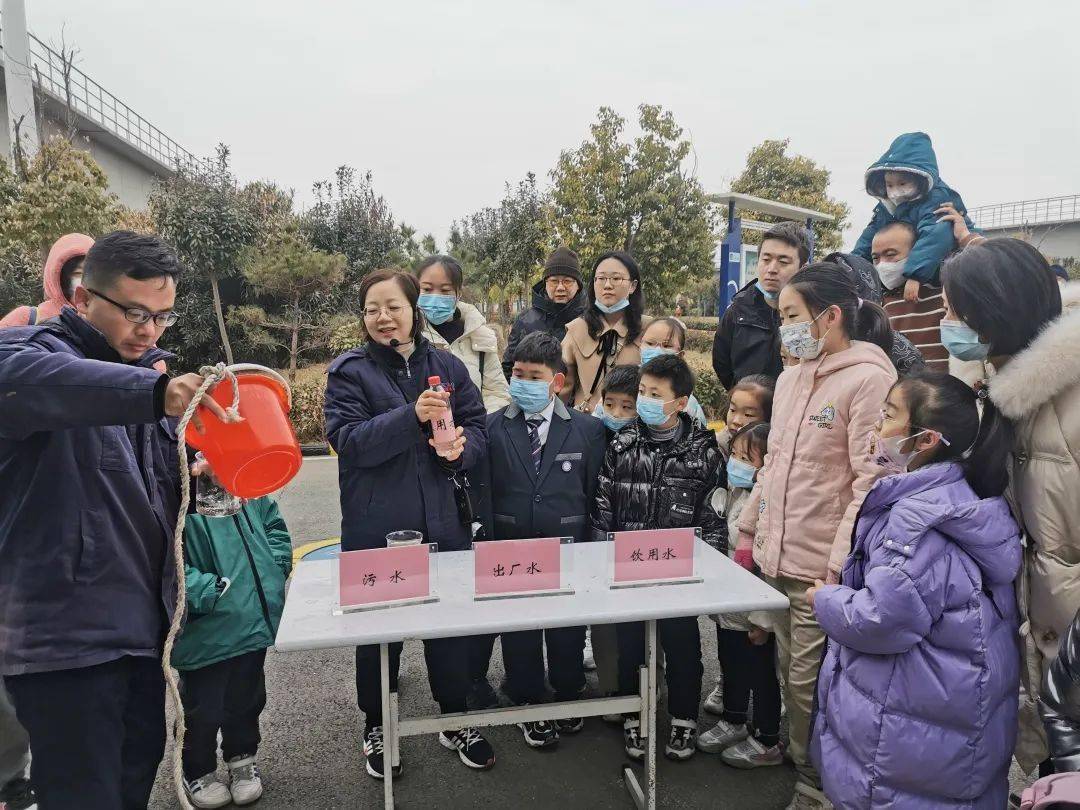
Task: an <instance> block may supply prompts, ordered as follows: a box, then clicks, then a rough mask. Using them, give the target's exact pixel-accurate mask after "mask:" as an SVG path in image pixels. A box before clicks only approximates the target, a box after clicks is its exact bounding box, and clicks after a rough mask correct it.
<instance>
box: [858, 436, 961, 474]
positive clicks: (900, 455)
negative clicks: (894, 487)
mask: <svg viewBox="0 0 1080 810" xmlns="http://www.w3.org/2000/svg"><path fill="white" fill-rule="evenodd" d="M924 433H929V434H931V435H934V436H937V437H938V439H939V440H940V441H941V443H942V444H943V445H945V446H946V447H948V446H949V441H948V439H946V438H945V437H944V436H942V435H941V434H940V433H938V432H937V431H936V430H929V429H925V430H920V431H919V432H918V433H916V434H915V435H914V436H889V437H888V438H882V436H881V435H880V434H879V433H878V432H877V431H876V430H875V431H874V432H873V433H872V434H871V435H870V457H871V458H872V459H873V460H874V463H875V464H878V465H879V466H881V467H884V468H885V469H886V470H887V471H888V473H889V475H896V474H897V473H904V472H907V469H908V465H910V464H911V460H912V459H913V458H915V456H917V455H919V453H921V452H923V450H928V449H930V448H923V450H913V451H912V452H910V453H905V452H903V451H902V450H901V449H900V445H902V444H903V443H904V442H906V441H908V440H909V439H911V440H914V439H917V438H918V437H919V436H922V435H923V434H924Z"/></svg>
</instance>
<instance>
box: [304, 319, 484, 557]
mask: <svg viewBox="0 0 1080 810" xmlns="http://www.w3.org/2000/svg"><path fill="white" fill-rule="evenodd" d="M435 375H437V376H438V377H440V378H441V379H442V383H443V385H444V386H446V387H447V388H448V389H449V390H450V410H451V412H452V413H453V415H454V422H455V423H456V424H457V426H458V427H462V428H464V429H465V451H464V452H463V453H462V455H461V458H460V459H458V461H457V462H456V463H454V464H453V465H449V466H448V465H447V464H446V462H444V461H443V460H442V459H440V458H439V457H438V456H437V455H436V454H435V450H434V449H433V448H432V447H431V446H430V445H429V444H428V439H429V438H431V433H430V430H429V428H428V426H427V425H426V424H424V425H421V424H420V421H419V420H418V419H417V418H416V410H415V409H414V404H415V402H416V399H417V397H418V396H419V392H420V391H422V390H423V389H425V388H427V387H428V386H427V378H428V377H429V376H435ZM406 394H407V396H406ZM325 414H326V437H327V439H328V441H329V442H330V446H331V447H333V448H334V450H335V451H336V452H337V454H338V456H339V458H338V483H339V485H340V489H341V547H342V549H343V550H345V551H356V550H357V549H364V548H379V547H381V546H385V545H386V535H387V534H388V533H390V532H392V531H397V530H399V529H416V530H418V531H421V532H423V533H424V539H425V540H426V541H431V542H436V543H438V544H439V549H440V550H442V551H460V550H462V549H467V548H469V546H470V544H471V543H472V533H471V531H470V529H469V527H467V526H464V525H463V524H462V522H461V520H460V519H459V516H458V509H457V504H456V503H455V501H454V490H453V484H452V483H451V482H450V477H449V472H448V469H449V467H453V468H454V469H462V470H469V469H472V468H473V467H474V466H475V465H476V464H477V462H478V461H479V460H480V459H481V458H482V457H483V456H484V454H485V453H486V452H487V436H486V435H485V434H486V427H485V422H484V419H485V411H484V402H483V400H482V399H481V397H480V391H479V390H478V389H477V388H476V385H475V384H474V383H473V381H472V379H470V377H469V372H468V370H467V369H466V368H465V364H464V363H462V362H461V361H460V360H458V359H457V358H456V357H454V356H453V355H452V354H450V353H449V352H446V351H442V350H441V349H436V348H434V347H432V345H431V344H430V343H428V342H427V341H426V340H424V339H423V338H421V339H420V340H419V342H418V344H417V347H416V350H415V351H414V352H413V353H412V355H411V356H410V357H409V360H408V363H406V362H405V359H404V358H403V357H402V356H401V355H400V354H398V353H397V352H396V351H394V350H392V349H388V348H385V347H383V346H380V345H378V344H375V343H367V344H365V345H363V346H361V347H360V348H357V349H353V350H351V351H348V352H345V354H343V355H341V356H340V357H338V358H337V359H336V360H334V362H332V363H331V364H330V368H329V378H328V379H327V383H326V406H325Z"/></svg>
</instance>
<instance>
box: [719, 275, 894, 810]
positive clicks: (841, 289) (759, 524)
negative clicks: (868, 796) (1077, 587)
mask: <svg viewBox="0 0 1080 810" xmlns="http://www.w3.org/2000/svg"><path fill="white" fill-rule="evenodd" d="M778 309H779V313H780V319H781V326H780V339H781V341H782V343H783V345H784V348H785V350H786V351H787V353H788V354H789V355H791V356H792V357H794V358H797V359H798V360H799V362H798V364H797V365H793V366H791V367H789V368H787V369H785V370H784V372H783V373H782V374H781V375H780V379H779V380H778V381H777V385H776V397H775V400H774V403H773V419H772V429H771V431H770V434H769V453H768V455H767V456H766V458H765V466H764V468H763V469H762V471H761V473H759V475H758V483H757V484H756V486H755V487H754V491H753V494H752V495H751V496H750V500H749V502H748V503H747V505H746V507H745V508H744V509H743V513H742V518H741V519H740V522H739V550H738V552H737V556H736V559H737V560H738V561H739V562H740V563H742V564H744V565H746V566H748V567H752V563H751V562H750V560H749V556H750V555H749V554H748V553H747V552H749V551H750V549H751V548H752V549H753V552H752V553H753V563H756V564H757V566H758V567H759V568H760V570H761V573H762V575H763V576H764V577H765V579H766V580H767V581H769V583H770V584H772V585H773V586H774V587H775V588H776V589H777V590H779V591H781V592H782V593H784V594H785V595H786V596H787V597H788V599H789V602H790V607H789V609H788V611H787V613H786V614H781V615H779V616H777V621H776V627H775V632H776V642H777V650H778V653H779V658H780V667H781V671H782V672H783V673H784V677H785V681H786V702H787V710H788V722H789V727H790V738H791V741H790V746H789V751H790V753H791V756H792V759H793V760H794V762H795V766H796V770H797V771H798V777H799V778H798V782H797V784H796V789H795V796H794V798H793V799H792V803H791V805H790V807H793V808H814V807H825V806H827V805H826V804H825V797H824V796H823V794H822V793H821V792H820V788H821V781H820V777H819V776H818V774H817V772H816V771H815V770H814V768H813V766H812V765H811V764H810V761H809V757H808V756H807V741H808V738H809V724H810V714H811V709H812V705H813V699H814V686H815V682H816V680H817V671H818V666H819V664H820V661H821V652H822V645H823V643H824V638H825V637H824V634H823V633H822V631H821V628H820V627H819V626H818V624H817V622H816V620H815V619H814V612H813V609H812V608H811V606H810V605H809V604H808V603H807V601H806V589H807V586H808V585H812V584H813V583H814V582H815V580H825V581H826V582H839V575H840V570H841V568H842V567H843V564H844V560H845V559H846V557H847V555H848V552H849V551H850V549H851V533H852V528H853V525H854V522H855V516H856V514H857V513H858V511H859V507H860V506H861V504H862V501H863V498H864V497H866V493H867V492H868V491H869V489H870V487H871V485H872V484H873V483H874V481H875V480H876V479H877V478H878V476H880V475H881V472H882V468H881V467H880V466H878V465H877V464H875V463H874V462H873V460H872V459H871V458H870V455H869V439H870V435H871V433H872V432H873V430H874V427H875V425H876V423H877V420H878V415H879V413H880V410H881V403H882V402H883V401H884V399H885V396H886V395H887V394H888V392H889V388H890V387H891V386H892V384H893V383H894V382H895V381H896V372H895V370H894V368H893V365H892V363H891V362H890V360H889V354H888V352H889V349H890V348H891V345H890V344H891V341H892V332H891V330H890V328H889V321H888V318H887V317H886V316H885V312H884V310H882V309H881V308H880V307H878V306H876V305H875V304H872V303H870V302H868V301H865V302H864V301H862V300H861V299H860V298H859V296H858V293H857V292H856V288H855V286H854V284H853V283H852V282H851V281H850V279H849V278H848V276H847V274H846V273H845V272H844V270H843V269H842V268H840V267H839V266H837V265H835V264H832V263H829V262H822V263H819V264H813V265H810V266H809V267H806V268H804V269H803V270H801V271H799V272H798V273H796V274H795V276H794V277H792V279H791V281H789V282H788V283H787V285H786V286H785V287H784V288H783V290H781V292H780V299H779V301H778Z"/></svg>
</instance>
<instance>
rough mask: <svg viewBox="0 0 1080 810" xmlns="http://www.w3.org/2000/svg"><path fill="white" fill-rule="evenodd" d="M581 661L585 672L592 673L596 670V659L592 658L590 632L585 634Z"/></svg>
mask: <svg viewBox="0 0 1080 810" xmlns="http://www.w3.org/2000/svg"><path fill="white" fill-rule="evenodd" d="M583 660H584V662H585V671H586V672H594V671H595V670H596V659H595V658H593V652H592V630H587V631H586V632H585V653H584V657H583Z"/></svg>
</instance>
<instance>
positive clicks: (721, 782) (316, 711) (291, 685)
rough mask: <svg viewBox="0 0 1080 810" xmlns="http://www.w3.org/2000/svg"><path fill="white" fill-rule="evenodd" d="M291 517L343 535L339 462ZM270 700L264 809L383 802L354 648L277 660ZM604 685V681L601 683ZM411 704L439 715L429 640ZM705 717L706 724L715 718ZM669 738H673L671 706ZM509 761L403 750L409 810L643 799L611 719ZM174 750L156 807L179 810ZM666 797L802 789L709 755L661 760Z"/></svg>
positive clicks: (313, 472)
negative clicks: (369, 750)
mask: <svg viewBox="0 0 1080 810" xmlns="http://www.w3.org/2000/svg"><path fill="white" fill-rule="evenodd" d="M281 506H282V511H283V513H284V515H285V519H286V521H288V523H289V527H290V529H291V531H292V535H293V540H294V545H297V546H299V545H302V544H304V543H307V542H310V541H313V540H319V539H323V538H326V537H332V536H336V535H337V534H338V531H339V528H340V525H339V524H340V512H339V509H338V495H337V464H336V462H335V461H334V460H332V459H312V460H308V461H307V462H305V464H304V469H303V471H302V472H301V474H300V476H299V477H298V478H297V479H296V481H294V482H293V483H292V484H291V485H290V486H289V487H288V488H287V489H286V491H285V492H284V493H283V494H282V497H281ZM702 631H703V632H702V638H703V640H704V649H703V658H704V660H705V668H706V672H705V677H706V684H707V688H709V686H708V685H709V684H711V681H712V678H713V677H715V674H716V669H717V667H716V648H715V640H716V637H715V634H714V633H713V630H712V625H711V623H710V622H708V621H707V620H703V621H702ZM501 678H502V663H501V661H500V660H499V658H498V645H496V659H495V661H493V664H492V672H491V680H492V683H493V684H496V685H497V684H498V683H499V682H500V681H501ZM266 679H267V689H268V693H269V704H268V706H267V708H266V711H265V712H264V714H263V722H262V730H263V737H264V739H263V744H262V747H261V749H260V752H259V762H260V766H261V770H262V775H263V780H264V783H265V786H266V794H265V796H264V798H263V799H262V800H261V801H260V802H259V804H258V805H257V806H258V807H260V808H262V809H263V810H285V809H286V808H289V810H292V808H303V809H304V810H309V809H310V810H323V808H325V809H326V810H329V809H330V808H376V807H379V806H381V802H382V788H381V784H380V783H377V782H375V781H374V780H373V779H371V778H370V777H368V776H367V774H366V773H365V771H364V768H363V756H362V754H361V752H360V746H361V741H360V730H359V714H358V711H357V709H356V704H355V687H354V686H353V666H352V657H351V651H349V650H328V651H319V652H310V653H274V652H271V653H270V654H269V655H268V657H267V672H266ZM593 685H595V684H593ZM400 689H401V700H402V711H403V713H405V714H419V713H425V714H427V713H433V712H434V711H436V706H435V704H434V702H433V701H432V700H431V695H430V693H429V691H428V687H427V678H426V675H425V670H424V664H423V655H422V651H421V646H420V644H419V643H418V642H412V643H406V645H405V655H404V656H403V658H402V667H401V682H400ZM708 717H709V716H708V715H705V714H704V713H703V714H702V722H703V723H704V722H705V721H707V719H708ZM661 724H662V728H661V732H662V737H661V739H664V738H665V737H664V736H663V735H666V733H667V726H666V717H665V715H664V711H663V708H661ZM487 734H488V739H489V740H491V742H492V744H493V745H494V747H495V752H496V757H497V762H496V765H495V767H494V768H493V769H492V770H491V771H488V772H484V773H475V772H471V771H469V770H467V769H466V768H465V767H464V766H463V765H462V764H461V763H460V762H459V761H458V759H457V756H456V754H453V753H451V752H449V751H447V750H445V749H443V748H442V747H441V746H439V745H438V743H437V742H436V740H435V739H434V737H431V738H416V737H414V738H410V739H407V740H405V741H403V743H402V757H403V762H404V766H405V775H404V777H403V779H402V780H401V781H400V782H399V783H398V785H397V790H396V791H395V795H396V798H397V804H398V806H399V807H403V808H407V807H416V808H420V807H422V808H431V809H432V810H436V809H438V808H473V807H485V806H488V807H498V808H502V807H513V808H515V810H517V809H518V808H522V809H524V808H552V807H559V808H564V809H565V810H572V809H574V808H595V809H596V810H601V809H602V808H627V807H632V803H631V802H630V801H629V799H628V798H627V795H626V793H625V791H624V789H623V786H622V777H621V768H622V765H623V762H624V755H623V752H622V745H621V735H620V733H619V731H618V730H617V729H616V728H615V727H612V726H608V725H606V724H605V723H603V722H602V721H600V720H599V719H590V720H589V721H588V722H587V724H586V727H585V730H584V731H583V732H582V733H581V734H579V735H577V736H575V737H567V738H564V740H563V741H562V743H561V744H560V746H559V748H558V750H556V751H554V752H550V753H539V752H536V751H532V750H530V749H527V748H526V746H525V744H524V742H523V741H522V740H521V737H520V735H519V733H518V731H517V729H512V728H505V727H503V728H494V729H490V730H488V732H487ZM171 752H172V749H171V746H170V748H169V750H168V751H167V753H166V762H165V763H163V765H162V769H161V772H160V773H159V776H158V785H157V788H156V789H155V792H154V797H153V800H152V801H151V807H152V808H154V810H165V809H166V808H174V807H177V806H178V803H177V801H176V799H175V797H174V796H173V793H172V783H171V778H170V777H169V775H168V762H169V757H171ZM659 780H660V781H659V785H660V789H659V800H660V805H661V806H662V807H665V808H680V810H683V809H685V810H693V809H694V808H712V809H714V808H740V810H776V809H777V808H782V807H784V806H785V805H786V803H787V801H788V799H789V797H790V792H791V789H792V784H793V782H794V775H793V771H792V770H791V768H790V766H788V765H784V766H782V767H776V768H768V769H764V770H759V771H752V772H742V771H735V770H732V769H731V768H728V767H726V766H725V765H723V764H722V763H721V762H719V761H718V759H717V758H716V757H712V756H706V755H701V754H698V755H697V756H696V757H694V758H693V759H692V760H690V761H689V762H686V763H680V764H674V763H670V762H667V761H665V760H663V759H662V758H661V763H660V769H659Z"/></svg>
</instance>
